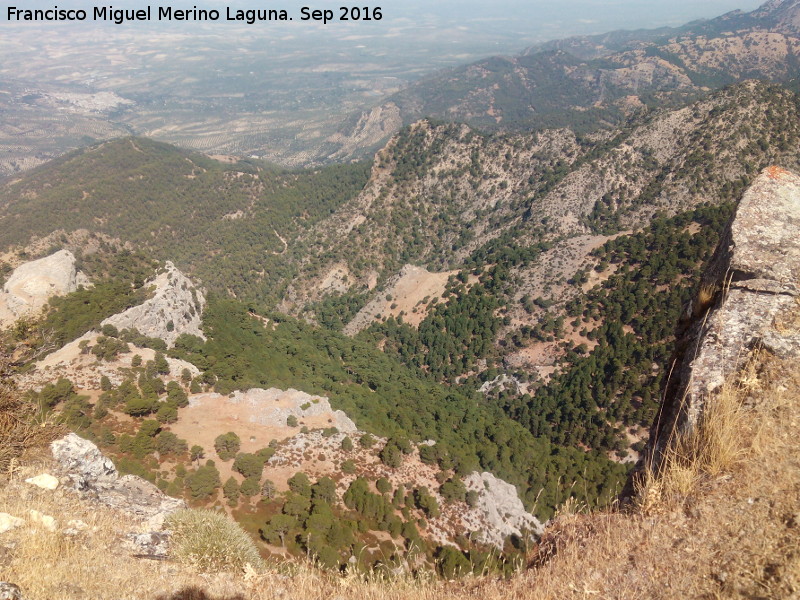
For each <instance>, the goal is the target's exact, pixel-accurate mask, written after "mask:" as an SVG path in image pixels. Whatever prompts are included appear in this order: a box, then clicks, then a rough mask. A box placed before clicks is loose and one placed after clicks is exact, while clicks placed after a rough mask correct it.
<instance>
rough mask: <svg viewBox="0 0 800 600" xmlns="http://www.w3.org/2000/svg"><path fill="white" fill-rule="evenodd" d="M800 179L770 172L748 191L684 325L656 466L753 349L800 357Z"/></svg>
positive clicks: (660, 424) (658, 431)
mask: <svg viewBox="0 0 800 600" xmlns="http://www.w3.org/2000/svg"><path fill="white" fill-rule="evenodd" d="M799 301H800V177H798V176H797V175H795V174H793V173H790V172H789V171H786V170H784V169H781V168H779V167H770V168H767V169H765V170H764V171H763V172H762V173H761V174H760V175H759V176H758V177H757V178H756V180H755V181H754V182H753V184H752V186H751V187H750V188H749V189H748V190H747V191H746V192H745V194H744V196H743V197H742V200H741V202H740V204H739V207H738V210H737V212H736V215H735V216H734V218H733V219H732V220H731V222H730V223H729V225H728V227H727V228H726V230H725V233H724V234H723V237H722V240H721V241H720V244H719V246H718V247H717V249H716V251H715V252H714V255H713V257H712V259H711V261H710V263H709V265H708V268H707V269H706V271H705V273H704V275H703V278H702V281H701V287H700V292H699V295H698V297H697V298H696V299H695V300H694V301H693V303H692V305H691V306H690V307H689V308H688V310H687V314H686V315H685V319H684V322H683V323H682V325H681V328H680V330H682V332H681V331H680V330H679V337H678V343H677V346H676V348H677V350H676V357H675V368H674V369H673V373H672V377H671V379H670V380H669V382H668V384H667V387H666V391H665V400H664V403H663V405H662V408H661V411H660V414H659V415H658V416H657V418H656V421H655V423H654V425H653V429H652V431H651V453H650V457H651V460H652V461H653V463H654V466H655V467H656V468H657V467H658V466H659V464H660V461H661V456H662V453H663V450H664V448H665V446H666V444H667V443H668V441H669V440H670V439H671V438H672V437H673V436H675V435H676V434H685V433H687V432H689V431H691V430H692V429H693V428H695V427H696V426H697V424H698V423H699V421H700V419H701V418H702V414H703V409H704V406H705V403H706V402H707V401H708V400H709V399H710V398H711V397H712V396H713V394H714V393H715V392H717V391H718V390H719V389H720V388H721V387H722V385H723V384H724V383H725V381H726V380H729V379H730V377H731V376H733V375H735V374H736V373H737V371H739V370H740V369H741V368H742V367H743V366H744V364H745V363H746V362H747V361H748V359H749V357H750V355H751V353H752V352H753V351H754V350H755V349H760V348H763V349H766V350H767V351H769V352H772V353H773V354H775V355H777V356H779V357H783V358H798V357H800V305H799V304H798V302H799Z"/></svg>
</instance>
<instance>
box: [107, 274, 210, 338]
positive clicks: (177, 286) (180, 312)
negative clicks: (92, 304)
mask: <svg viewBox="0 0 800 600" xmlns="http://www.w3.org/2000/svg"><path fill="white" fill-rule="evenodd" d="M147 285H148V286H153V287H155V293H154V294H153V297H152V298H150V299H149V300H146V301H145V302H143V303H142V304H140V305H138V306H133V307H131V308H129V309H128V310H126V311H125V312H122V313H119V314H117V315H113V316H111V317H108V318H107V319H106V320H105V321H103V323H102V324H103V325H113V326H114V327H116V328H117V329H129V328H135V329H137V330H138V331H139V333H141V334H143V335H146V336H148V337H157V338H161V339H162V340H164V341H165V342H166V343H167V345H168V346H170V347H171V346H173V345H174V344H175V340H176V339H177V338H178V336H179V335H181V334H182V333H188V334H191V335H196V336H199V337H201V338H203V339H205V336H203V332H202V330H201V329H200V326H201V319H202V313H203V308H204V307H205V303H206V299H205V296H204V295H203V292H202V291H201V290H200V289H198V288H197V287H196V286H195V284H194V283H192V281H191V280H190V279H189V278H188V277H186V275H184V274H183V273H181V272H180V271H179V270H178V269H177V268H176V267H175V265H173V264H172V263H171V262H169V261H167V263H166V265H165V268H164V271H163V272H162V273H159V274H158V275H157V276H156V277H155V278H153V279H151V280H150V281H149V282H147Z"/></svg>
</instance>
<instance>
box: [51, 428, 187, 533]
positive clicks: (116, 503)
mask: <svg viewBox="0 0 800 600" xmlns="http://www.w3.org/2000/svg"><path fill="white" fill-rule="evenodd" d="M50 447H51V450H52V452H53V457H54V458H55V459H56V462H57V463H58V464H59V465H60V466H61V468H62V469H63V470H64V474H65V476H66V477H67V478H68V479H69V480H70V481H71V483H72V487H73V488H74V489H75V490H76V491H78V492H79V493H80V494H82V495H83V496H85V497H88V498H91V499H94V500H95V501H97V502H99V503H100V504H103V505H105V506H108V507H111V508H115V509H117V510H120V511H122V512H124V513H126V514H128V515H130V516H132V517H134V518H135V519H137V520H139V521H143V522H144V524H145V527H146V528H147V529H148V530H152V531H151V532H158V531H159V530H160V529H161V528H162V526H163V524H164V519H165V518H166V516H167V515H168V514H170V513H172V512H174V511H176V510H178V509H180V508H185V507H186V503H185V502H184V501H183V500H179V499H177V498H171V497H169V496H167V495H165V494H164V493H163V492H162V491H161V490H159V489H158V488H157V487H156V486H155V485H153V484H152V483H150V482H149V481H145V480H144V479H142V478H141V477H137V476H135V475H123V476H120V475H119V473H118V472H117V469H116V467H115V466H114V463H113V462H111V460H110V459H109V458H107V457H106V456H105V455H103V453H102V452H100V450H99V449H98V448H97V446H95V445H94V444H93V443H92V442H90V441H88V440H85V439H83V438H81V437H79V436H77V435H75V434H74V433H70V434H68V435H66V436H65V437H63V438H61V439H60V440H56V441H55V442H53V443H52V444H51V446H50ZM151 532H148V534H149V533H151ZM151 537H152V536H151Z"/></svg>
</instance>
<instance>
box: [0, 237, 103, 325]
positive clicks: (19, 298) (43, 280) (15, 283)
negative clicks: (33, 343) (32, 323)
mask: <svg viewBox="0 0 800 600" xmlns="http://www.w3.org/2000/svg"><path fill="white" fill-rule="evenodd" d="M88 283H89V280H88V278H87V277H86V275H84V274H83V273H81V272H79V271H78V270H77V269H76V267H75V256H74V255H73V254H72V252H70V251H69V250H59V251H58V252H56V253H55V254H51V255H50V256H46V257H44V258H40V259H38V260H32V261H30V262H26V263H23V264H21V265H20V266H18V267H17V268H16V269H14V272H13V273H11V275H10V276H9V278H8V279H7V280H6V282H5V284H4V285H3V290H2V292H0V326H8V325H10V324H12V323H13V322H14V321H16V320H17V319H19V318H20V317H24V316H26V315H31V314H34V313H36V312H38V311H40V310H41V309H42V308H44V305H45V304H47V301H48V300H49V299H50V298H52V297H53V296H60V295H63V294H69V293H70V292H74V291H75V290H77V289H78V286H80V285H87V284H88Z"/></svg>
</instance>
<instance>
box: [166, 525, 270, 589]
mask: <svg viewBox="0 0 800 600" xmlns="http://www.w3.org/2000/svg"><path fill="white" fill-rule="evenodd" d="M165 525H166V528H167V529H169V530H170V531H171V532H172V538H171V539H170V551H171V553H172V554H173V555H174V556H175V558H177V559H178V560H179V561H181V562H183V563H185V564H188V565H190V566H192V567H194V568H196V569H198V570H200V571H210V572H216V571H236V572H239V573H246V572H247V573H249V572H251V571H253V572H255V571H261V570H263V568H264V564H263V561H262V560H261V556H260V555H259V553H258V548H256V545H255V543H253V539H252V538H251V537H250V536H249V535H248V534H247V533H246V532H245V531H244V529H242V528H241V526H240V525H239V524H238V523H236V521H234V520H233V519H231V518H230V517H229V516H228V515H227V514H226V513H221V512H217V511H213V510H195V509H184V510H179V511H177V512H175V513H173V514H171V515H170V516H169V517H167V521H166V523H165Z"/></svg>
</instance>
